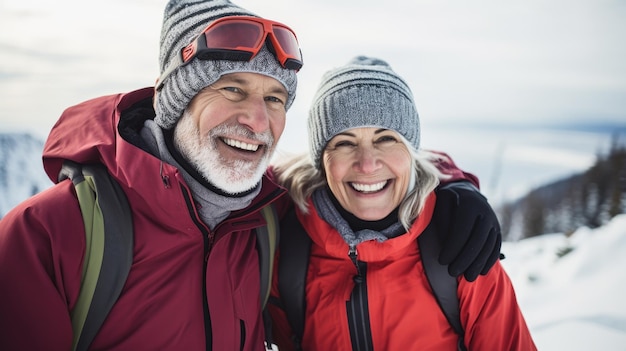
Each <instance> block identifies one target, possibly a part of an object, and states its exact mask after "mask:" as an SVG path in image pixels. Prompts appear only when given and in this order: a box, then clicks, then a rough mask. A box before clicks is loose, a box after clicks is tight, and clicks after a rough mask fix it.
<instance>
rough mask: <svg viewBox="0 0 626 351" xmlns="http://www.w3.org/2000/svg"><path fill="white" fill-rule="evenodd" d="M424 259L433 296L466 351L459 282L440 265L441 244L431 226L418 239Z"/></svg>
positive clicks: (459, 344) (462, 348)
mask: <svg viewBox="0 0 626 351" xmlns="http://www.w3.org/2000/svg"><path fill="white" fill-rule="evenodd" d="M417 241H418V243H419V248H420V255H421V257H422V264H423V265H424V271H425V273H426V277H427V278H428V283H429V284H430V287H431V289H432V290H433V294H434V295H435V298H436V299H437V303H439V307H440V308H441V310H442V311H443V313H444V314H445V316H446V319H448V322H449V323H450V325H451V326H452V329H454V331H455V332H456V333H457V334H458V335H459V342H458V349H459V350H462V351H463V350H466V348H465V343H464V336H465V333H464V331H463V325H462V324H461V318H460V315H459V314H460V312H459V311H460V310H459V297H458V295H457V287H458V281H457V279H456V278H455V277H453V276H451V275H450V274H448V266H447V265H442V264H440V263H439V260H438V258H437V257H438V256H439V252H440V251H441V244H440V243H439V239H438V238H437V231H436V229H435V227H434V225H432V223H431V225H429V226H428V227H427V228H426V230H425V231H424V232H423V233H422V234H420V236H419V237H418V238H417Z"/></svg>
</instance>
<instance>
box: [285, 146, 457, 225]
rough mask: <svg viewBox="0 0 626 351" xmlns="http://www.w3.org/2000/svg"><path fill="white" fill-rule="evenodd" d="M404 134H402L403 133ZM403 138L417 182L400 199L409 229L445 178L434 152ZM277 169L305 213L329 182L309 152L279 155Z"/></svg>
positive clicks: (402, 219)
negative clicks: (318, 191) (434, 162)
mask: <svg viewBox="0 0 626 351" xmlns="http://www.w3.org/2000/svg"><path fill="white" fill-rule="evenodd" d="M401 138H402V137H401ZM402 139H403V142H404V143H405V145H407V148H408V149H409V152H410V154H411V156H412V158H413V167H412V170H413V172H414V174H413V175H414V177H412V179H414V183H413V186H412V187H409V189H411V190H410V191H409V192H408V194H407V195H406V197H405V198H404V200H402V202H401V203H400V209H399V213H398V220H399V221H400V223H402V225H403V226H404V228H405V229H406V230H408V229H409V228H410V227H411V224H412V223H413V221H414V220H415V219H416V218H417V216H418V215H419V214H420V213H421V212H422V210H423V209H424V205H425V202H426V198H427V197H428V195H429V194H430V193H431V192H432V191H433V190H434V189H435V188H436V187H437V185H439V179H441V178H445V177H446V176H445V175H443V174H442V173H441V172H439V170H438V169H437V168H436V167H435V166H434V165H433V164H432V162H431V161H430V159H431V158H432V153H430V152H428V151H424V150H415V149H414V148H413V147H412V146H410V145H411V144H410V143H408V142H406V140H404V138H402ZM276 159H279V160H278V161H277V162H275V163H274V172H275V175H276V179H277V181H278V183H279V184H280V185H282V186H284V187H285V188H287V190H288V191H289V195H290V196H291V198H292V199H293V201H294V203H295V204H296V206H298V208H299V209H300V210H301V211H302V212H303V213H305V214H307V213H309V208H308V204H307V201H308V199H309V198H310V197H311V195H312V194H313V192H315V190H317V189H319V188H321V187H324V186H326V185H327V184H328V183H327V181H326V175H325V174H324V172H323V166H322V167H320V169H321V170H318V169H317V168H316V167H315V166H314V165H313V162H312V160H311V158H310V156H309V155H308V154H299V155H293V154H291V155H287V154H285V155H284V156H282V157H277V158H276Z"/></svg>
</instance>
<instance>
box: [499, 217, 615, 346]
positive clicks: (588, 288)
mask: <svg viewBox="0 0 626 351" xmlns="http://www.w3.org/2000/svg"><path fill="white" fill-rule="evenodd" d="M567 248H569V249H572V251H571V252H570V253H568V254H566V255H565V256H562V257H561V258H559V257H558V255H557V253H558V252H563V250H564V249H567ZM502 252H503V253H504V254H505V255H506V258H505V259H504V260H502V261H501V262H502V264H503V265H504V268H505V269H506V271H507V273H508V274H509V276H510V277H511V280H512V282H513V286H514V288H515V292H516V294H517V300H518V303H519V305H520V308H521V310H522V313H523V314H524V318H525V319H526V323H527V324H528V326H529V329H530V332H531V335H532V336H533V339H534V340H535V344H536V345H537V349H538V350H541V351H560V350H568V351H589V350H602V351H623V350H626V346H625V345H626V302H625V301H624V296H626V279H625V278H626V273H624V267H626V256H625V255H624V252H626V215H625V214H622V215H620V216H617V217H615V218H613V220H612V221H611V222H609V223H608V224H607V225H605V226H603V227H600V228H596V229H593V230H592V229H589V228H584V227H583V228H580V229H578V230H577V231H576V232H574V234H572V235H571V236H570V237H566V236H565V235H563V234H558V233H556V234H547V235H542V236H539V237H535V238H530V239H523V240H521V241H518V242H505V243H503V246H502Z"/></svg>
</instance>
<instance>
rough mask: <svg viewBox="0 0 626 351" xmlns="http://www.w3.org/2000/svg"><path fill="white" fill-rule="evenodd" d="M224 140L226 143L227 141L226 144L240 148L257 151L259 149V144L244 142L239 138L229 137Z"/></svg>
mask: <svg viewBox="0 0 626 351" xmlns="http://www.w3.org/2000/svg"><path fill="white" fill-rule="evenodd" d="M223 140H224V143H226V145H229V146H232V147H236V148H238V149H242V150H247V151H256V150H258V149H259V145H256V144H248V143H243V142H241V141H239V140H235V139H229V138H224V139H223Z"/></svg>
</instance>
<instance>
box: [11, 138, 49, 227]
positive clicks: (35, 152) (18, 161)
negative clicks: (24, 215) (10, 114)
mask: <svg viewBox="0 0 626 351" xmlns="http://www.w3.org/2000/svg"><path fill="white" fill-rule="evenodd" d="M42 150H43V141H41V140H39V139H37V138H35V137H33V136H32V135H30V134H16V133H0V218H2V216H4V215H5V214H6V213H7V212H8V211H9V210H10V209H11V208H13V207H15V205H17V204H18V203H20V202H21V201H23V200H25V199H26V198H28V197H30V196H31V195H34V194H36V193H38V192H40V191H41V190H44V189H46V188H48V187H49V186H51V185H52V182H51V181H50V179H49V178H48V176H47V175H46V173H45V172H44V170H43V165H42V163H41V151H42Z"/></svg>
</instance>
